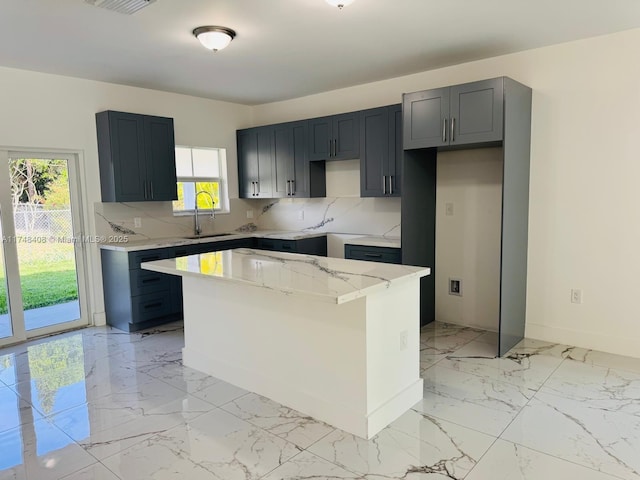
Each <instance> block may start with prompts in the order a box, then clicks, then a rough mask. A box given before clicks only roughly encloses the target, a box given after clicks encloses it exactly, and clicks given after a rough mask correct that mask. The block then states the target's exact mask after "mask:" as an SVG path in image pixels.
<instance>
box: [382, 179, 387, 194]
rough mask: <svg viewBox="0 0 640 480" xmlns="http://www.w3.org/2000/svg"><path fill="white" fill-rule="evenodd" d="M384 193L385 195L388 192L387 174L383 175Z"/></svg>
mask: <svg viewBox="0 0 640 480" xmlns="http://www.w3.org/2000/svg"><path fill="white" fill-rule="evenodd" d="M382 194H383V195H386V194H387V176H386V175H383V176H382Z"/></svg>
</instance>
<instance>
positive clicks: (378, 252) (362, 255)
mask: <svg viewBox="0 0 640 480" xmlns="http://www.w3.org/2000/svg"><path fill="white" fill-rule="evenodd" d="M344 258H346V259H349V260H365V261H367V262H382V263H395V264H398V265H400V264H401V263H402V251H401V250H400V249H399V248H390V247H374V246H369V245H350V244H345V246H344Z"/></svg>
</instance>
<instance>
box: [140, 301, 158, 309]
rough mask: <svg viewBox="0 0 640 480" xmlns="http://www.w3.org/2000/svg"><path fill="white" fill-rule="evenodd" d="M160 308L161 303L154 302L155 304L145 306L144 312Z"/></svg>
mask: <svg viewBox="0 0 640 480" xmlns="http://www.w3.org/2000/svg"><path fill="white" fill-rule="evenodd" d="M160 306H162V302H155V303H148V304H147V305H145V306H144V308H145V310H147V309H149V308H155V307H160Z"/></svg>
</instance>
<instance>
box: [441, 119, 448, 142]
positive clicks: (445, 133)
mask: <svg viewBox="0 0 640 480" xmlns="http://www.w3.org/2000/svg"><path fill="white" fill-rule="evenodd" d="M442 141H443V142H446V141H447V119H446V118H445V119H444V121H443V122H442Z"/></svg>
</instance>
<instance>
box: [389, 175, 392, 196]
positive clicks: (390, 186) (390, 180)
mask: <svg viewBox="0 0 640 480" xmlns="http://www.w3.org/2000/svg"><path fill="white" fill-rule="evenodd" d="M389 195H393V175H389Z"/></svg>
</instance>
